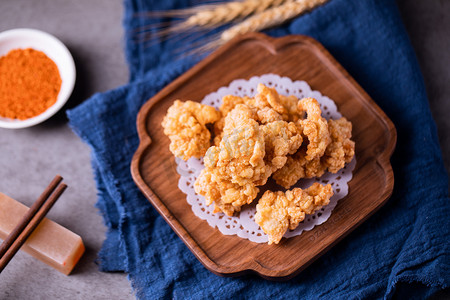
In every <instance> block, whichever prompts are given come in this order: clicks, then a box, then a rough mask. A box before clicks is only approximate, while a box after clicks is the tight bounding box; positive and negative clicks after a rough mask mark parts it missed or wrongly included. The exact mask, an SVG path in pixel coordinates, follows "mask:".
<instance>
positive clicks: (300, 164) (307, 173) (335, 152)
mask: <svg viewBox="0 0 450 300" xmlns="http://www.w3.org/2000/svg"><path fill="white" fill-rule="evenodd" d="M328 130H329V132H330V136H331V142H330V144H328V146H327V148H326V150H325V153H324V156H322V157H316V158H314V159H312V160H307V159H306V157H307V155H306V151H305V149H304V148H303V147H302V149H300V150H299V151H298V152H297V153H296V154H294V155H292V156H288V158H287V161H286V164H285V165H284V166H283V167H282V168H281V169H279V170H278V171H276V172H275V174H273V178H274V179H275V181H276V182H277V184H279V185H281V186H283V187H285V188H287V189H288V188H290V187H291V186H293V185H294V184H295V183H296V182H297V181H298V180H299V179H301V178H312V177H320V176H322V175H323V174H324V173H325V171H326V170H327V169H328V171H329V172H331V173H337V172H338V171H339V170H340V169H342V168H343V167H344V166H345V164H346V163H349V162H350V161H351V160H352V159H353V156H354V155H355V142H353V141H352V140H350V138H351V137H352V123H351V122H349V121H347V119H345V118H340V119H339V120H329V121H328Z"/></svg>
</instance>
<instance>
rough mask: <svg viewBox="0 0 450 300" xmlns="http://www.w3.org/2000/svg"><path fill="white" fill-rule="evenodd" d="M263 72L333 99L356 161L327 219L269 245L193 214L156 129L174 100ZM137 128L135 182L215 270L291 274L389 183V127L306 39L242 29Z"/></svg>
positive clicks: (385, 192)
mask: <svg viewBox="0 0 450 300" xmlns="http://www.w3.org/2000/svg"><path fill="white" fill-rule="evenodd" d="M267 73H275V74H278V75H280V76H287V77H289V78H290V79H292V80H293V81H295V80H304V81H306V82H307V83H308V84H309V85H310V86H311V89H313V90H318V91H320V92H321V93H322V94H323V95H327V96H329V97H330V98H331V99H333V100H334V101H335V103H336V105H337V107H338V110H339V111H340V112H341V113H342V115H343V116H345V117H346V118H347V119H349V120H350V121H351V122H352V123H353V140H354V141H355V143H356V158H357V165H356V167H355V170H354V171H353V179H352V180H351V181H350V182H349V193H348V195H347V197H345V198H343V199H341V200H339V202H338V204H337V206H336V207H335V209H334V210H333V212H332V214H331V216H330V218H329V219H328V220H327V221H326V222H325V223H324V224H322V225H320V226H316V227H314V229H312V230H311V231H306V232H303V233H302V234H301V235H300V236H296V237H292V238H289V239H282V240H281V242H280V244H278V245H270V246H269V245H267V244H258V243H253V242H250V241H249V240H246V239H243V238H240V237H238V236H236V235H232V236H226V235H223V234H222V233H220V231H219V230H218V229H216V228H212V227H210V226H209V225H208V223H207V222H206V221H204V220H201V219H200V218H198V217H197V216H195V215H194V213H193V212H192V210H191V206H190V205H189V204H188V203H187V201H186V195H185V194H184V193H183V192H181V191H180V190H179V189H178V180H179V175H178V173H177V172H176V163H175V160H174V156H173V155H172V153H171V152H170V151H169V139H168V138H167V137H166V136H165V135H164V134H163V128H162V127H161V121H162V119H163V117H164V115H165V114H166V112H167V109H168V108H169V106H170V105H172V103H173V101H174V100H176V99H181V100H193V101H201V100H202V99H203V98H204V96H205V95H207V94H209V93H211V92H214V91H216V90H217V89H219V88H220V87H222V86H227V85H229V83H230V82H231V81H233V80H235V79H239V78H242V79H249V78H250V77H253V76H255V75H258V76H259V75H263V74H267ZM137 128H138V133H139V137H140V145H139V148H138V150H137V151H136V153H135V155H134V157H133V160H132V164H131V172H132V175H133V178H134V181H135V182H136V184H137V186H138V187H139V188H140V189H141V190H142V192H143V193H144V195H145V196H146V197H147V198H148V199H149V200H150V202H151V203H152V204H153V206H154V207H155V208H156V209H157V210H158V212H159V213H160V214H161V215H162V216H163V217H164V219H165V220H166V221H167V223H169V225H170V226H171V227H172V229H173V230H174V231H175V232H176V233H177V234H178V236H179V237H180V238H181V239H182V240H183V242H184V243H185V244H186V245H187V246H188V248H189V249H190V250H191V251H192V253H194V255H195V256H196V257H197V258H198V259H199V260H200V262H201V263H202V264H203V265H204V266H205V267H206V268H208V269H209V270H210V271H212V272H214V273H216V274H219V275H225V276H237V275H243V274H246V273H256V274H258V275H260V276H262V277H264V278H267V279H289V278H292V277H293V276H295V275H296V274H298V273H299V272H300V271H301V270H303V269H304V268H306V267H307V266H308V265H309V264H311V263H312V262H313V261H314V260H315V259H317V258H318V257H319V256H320V255H322V254H323V253H325V252H326V251H327V250H328V249H330V248H331V247H332V246H333V245H335V244H336V243H337V242H338V241H339V240H341V239H342V238H343V237H344V236H346V235H347V234H349V233H350V232H351V231H352V230H353V229H355V228H356V227H357V226H358V225H359V224H361V223H362V222H363V221H364V220H366V219H367V218H368V217H369V216H370V215H372V214H373V213H374V212H375V211H377V210H378V209H379V208H380V207H381V206H382V205H383V204H384V203H385V202H386V201H387V199H388V198H389V197H390V195H391V193H392V189H393V185H394V177H393V172H392V168H391V165H390V162H389V159H390V157H391V154H392V152H393V150H394V147H395V143H396V130H395V127H394V125H393V124H392V122H391V121H390V120H389V119H388V117H387V116H386V115H385V114H384V113H383V111H382V110H381V109H380V108H379V107H378V106H377V105H376V104H375V103H374V101H373V100H372V99H371V98H370V97H369V96H368V95H367V93H366V92H364V90H363V89H362V88H361V87H360V86H359V85H358V84H357V83H356V82H355V80H354V79H353V78H351V77H350V75H349V74H348V73H347V72H346V71H345V70H344V69H343V68H342V66H341V65H339V63H337V62H336V60H334V58H333V57H332V56H331V55H330V54H329V53H328V51H327V50H325V48H324V47H323V46H322V45H321V44H319V43H318V42H317V41H315V40H314V39H312V38H310V37H306V36H298V35H296V36H286V37H283V38H278V39H273V38H270V37H268V36H266V35H263V34H248V35H245V36H242V37H240V38H237V39H234V40H233V41H231V42H229V43H228V44H226V45H224V46H223V47H221V48H220V49H218V50H217V51H216V52H214V53H213V54H212V55H210V56H209V57H207V58H206V59H205V60H203V61H202V62H200V63H199V64H198V65H196V66H195V67H193V68H192V69H190V70H189V71H187V72H186V73H185V74H183V75H182V76H180V77H179V78H177V79H176V80H175V81H173V82H172V83H171V84H169V85H168V86H167V87H165V88H164V89H163V90H161V91H160V92H159V93H158V94H157V95H155V96H154V97H153V98H151V99H150V100H149V101H148V102H147V103H146V104H144V106H143V107H142V109H141V110H140V112H139V115H138V120H137Z"/></svg>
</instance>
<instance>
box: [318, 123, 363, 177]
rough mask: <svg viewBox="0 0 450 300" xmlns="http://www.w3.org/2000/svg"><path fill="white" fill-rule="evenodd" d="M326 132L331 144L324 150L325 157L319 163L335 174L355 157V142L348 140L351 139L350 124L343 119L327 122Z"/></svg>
mask: <svg viewBox="0 0 450 300" xmlns="http://www.w3.org/2000/svg"><path fill="white" fill-rule="evenodd" d="M328 130H329V132H330V136H331V143H330V144H329V145H328V147H327V149H326V150H325V155H324V156H323V158H322V159H321V162H322V164H323V165H324V167H325V168H327V169H328V171H329V172H331V173H337V172H338V171H339V170H340V169H342V168H343V167H344V166H345V164H346V163H349V162H350V161H351V160H352V159H353V156H354V155H355V142H354V141H352V140H350V138H351V137H352V123H351V122H349V121H347V119H346V118H344V117H343V118H340V119H339V120H329V121H328Z"/></svg>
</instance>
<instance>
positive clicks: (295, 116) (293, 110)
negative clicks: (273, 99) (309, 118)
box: [280, 95, 302, 122]
mask: <svg viewBox="0 0 450 300" xmlns="http://www.w3.org/2000/svg"><path fill="white" fill-rule="evenodd" d="M298 101H299V100H298V98H297V97H295V96H294V95H290V96H284V95H280V103H281V105H283V106H284V107H285V108H286V111H287V114H286V115H283V119H284V120H285V121H288V122H297V121H298V120H300V119H302V114H301V113H300V111H299V110H298Z"/></svg>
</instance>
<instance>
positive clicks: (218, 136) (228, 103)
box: [214, 95, 254, 146]
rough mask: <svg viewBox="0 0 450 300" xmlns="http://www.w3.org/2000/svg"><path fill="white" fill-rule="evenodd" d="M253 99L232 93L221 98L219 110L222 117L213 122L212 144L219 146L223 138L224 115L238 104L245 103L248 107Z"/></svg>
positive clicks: (251, 104) (251, 105)
mask: <svg viewBox="0 0 450 300" xmlns="http://www.w3.org/2000/svg"><path fill="white" fill-rule="evenodd" d="M253 103H254V99H253V98H249V97H247V96H245V97H239V96H234V95H226V96H224V97H223V98H222V105H221V106H220V108H219V110H220V112H221V114H222V117H221V118H220V119H219V120H218V121H217V122H215V123H214V145H216V146H219V143H220V141H221V140H222V138H223V135H224V133H223V128H224V126H225V117H226V116H227V115H228V113H229V112H230V111H232V110H233V109H234V108H235V107H236V106H237V105H238V104H246V105H248V106H249V107H254V106H253Z"/></svg>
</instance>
